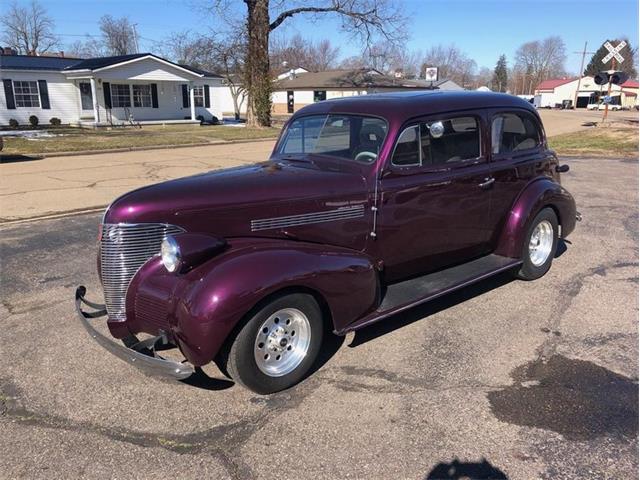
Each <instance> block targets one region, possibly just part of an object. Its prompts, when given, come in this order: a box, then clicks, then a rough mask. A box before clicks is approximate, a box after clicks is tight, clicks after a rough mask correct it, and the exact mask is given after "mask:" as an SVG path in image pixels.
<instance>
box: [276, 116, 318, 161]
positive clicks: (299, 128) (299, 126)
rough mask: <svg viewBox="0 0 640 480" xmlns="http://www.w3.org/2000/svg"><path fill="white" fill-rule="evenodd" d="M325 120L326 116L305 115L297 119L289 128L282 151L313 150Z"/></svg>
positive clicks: (300, 151)
mask: <svg viewBox="0 0 640 480" xmlns="http://www.w3.org/2000/svg"><path fill="white" fill-rule="evenodd" d="M325 120H326V117H325V116H318V117H303V118H299V119H297V120H295V121H294V122H293V124H291V126H290V127H289V128H288V129H287V136H286V138H285V142H284V148H283V150H282V153H305V152H313V151H314V149H315V146H316V142H317V141H318V137H319V135H320V130H322V126H323V125H324V122H325ZM303 139H304V140H303Z"/></svg>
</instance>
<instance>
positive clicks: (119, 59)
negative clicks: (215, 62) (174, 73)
mask: <svg viewBox="0 0 640 480" xmlns="http://www.w3.org/2000/svg"><path fill="white" fill-rule="evenodd" d="M147 57H150V58H155V59H156V60H160V61H161V62H165V63H169V64H171V65H175V66H176V67H178V68H182V69H184V70H188V71H190V72H193V73H195V74H197V75H201V76H203V77H209V78H221V77H220V75H217V74H215V73H211V72H207V71H206V70H202V69H200V68H196V67H190V66H188V65H183V64H179V63H175V62H172V61H170V60H166V59H164V58H162V57H159V56H157V55H154V54H153V53H132V54H129V55H116V56H114V57H98V58H88V59H86V60H82V61H81V62H80V63H77V64H75V65H71V66H69V67H67V68H65V70H67V71H72V70H100V69H101V68H107V67H112V66H114V65H118V64H120V63H125V62H130V61H132V60H138V59H142V58H147Z"/></svg>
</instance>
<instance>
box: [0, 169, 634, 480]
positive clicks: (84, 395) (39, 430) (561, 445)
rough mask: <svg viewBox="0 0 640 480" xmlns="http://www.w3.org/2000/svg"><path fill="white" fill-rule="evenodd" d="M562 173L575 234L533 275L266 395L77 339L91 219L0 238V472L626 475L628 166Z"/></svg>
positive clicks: (378, 334)
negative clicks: (181, 378) (146, 363)
mask: <svg viewBox="0 0 640 480" xmlns="http://www.w3.org/2000/svg"><path fill="white" fill-rule="evenodd" d="M565 161H566V162H567V163H569V164H570V165H571V171H570V172H569V173H568V174H565V175H564V177H563V179H564V185H565V186H566V187H567V188H568V189H569V190H570V191H572V193H573V194H574V196H575V197H576V201H577V204H578V209H579V210H580V211H581V212H582V214H583V217H584V220H583V222H582V223H580V224H578V226H577V229H576V231H575V232H574V234H573V235H572V236H571V237H570V239H569V240H570V243H567V245H566V249H565V248H561V250H560V254H559V256H558V257H557V258H556V260H555V262H554V264H553V267H552V269H551V271H550V273H549V274H548V275H547V276H545V277H543V278H542V279H540V280H538V281H536V282H531V283H526V282H521V281H511V280H510V277H509V276H508V275H506V274H505V275H501V276H498V277H494V278H493V279H491V280H489V281H485V282H484V283H482V284H479V285H476V286H473V287H469V288H467V289H465V290H463V291H460V292H458V293H456V294H453V295H450V296H448V297H446V298H443V299H440V300H438V301H436V302H434V303H432V304H428V305H426V306H423V307H420V308H417V309H414V310H412V311H410V312H407V313H404V314H401V315H397V316H395V317H392V318H389V319H387V320H386V321H385V322H384V323H381V324H378V325H376V326H373V327H369V328H368V329H366V330H362V331H360V332H358V333H356V334H355V335H354V334H351V335H350V336H348V337H346V338H345V339H344V340H343V341H337V342H334V343H335V344H331V345H329V346H327V349H326V353H325V355H324V363H323V364H322V365H320V366H319V368H318V370H317V371H316V372H315V373H314V374H313V375H312V376H311V377H310V378H308V379H307V380H306V381H304V382H303V383H302V384H300V385H299V386H297V387H295V388H293V389H291V390H289V391H286V392H282V393H279V394H276V395H272V396H267V397H261V396H256V395H254V394H252V393H250V392H248V391H246V390H244V389H242V388H238V387H236V386H234V385H233V384H232V383H231V382H228V381H226V380H224V379H223V377H222V376H221V375H220V373H219V372H218V371H217V370H216V369H215V367H210V368H209V367H207V368H206V369H205V373H206V375H202V376H200V377H199V378H196V379H193V380H192V381H189V382H186V383H167V382H163V381H160V380H157V379H152V378H148V377H145V376H144V375H142V374H141V373H139V372H138V371H136V370H134V369H133V368H131V367H130V366H128V365H126V364H125V363H124V362H122V361H120V360H118V359H117V358H115V357H113V356H111V355H110V354H109V353H107V352H106V351H104V350H103V349H102V348H101V347H99V346H98V345H97V344H95V343H93V341H92V340H90V339H89V337H88V336H87V334H86V332H85V331H84V329H83V328H82V326H81V325H80V324H79V322H78V321H77V320H76V318H75V313H74V305H73V293H74V291H75V287H76V286H77V285H78V284H80V283H84V284H85V285H87V287H88V290H89V298H93V299H96V300H99V299H100V291H99V283H98V279H97V276H96V273H95V247H96V227H97V223H98V221H99V215H98V214H91V215H83V216H75V217H67V218H60V219H55V220H44V221H38V222H32V223H24V224H20V225H14V226H5V227H3V228H2V229H1V230H0V257H1V258H2V283H1V285H0V297H1V305H0V317H1V323H0V325H1V326H2V328H1V329H0V362H1V363H2V365H3V367H4V368H3V369H2V372H1V373H0V452H2V454H1V455H0V477H2V478H17V477H25V478H77V477H84V478H105V477H113V478H158V477H161V478H232V479H245V478H274V477H277V478H314V479H317V478H373V479H377V478H385V479H387V478H408V479H409V478H410V479H422V478H460V476H458V477H455V476H454V474H456V473H457V474H461V473H466V474H467V476H469V477H470V478H477V477H480V478H512V479H534V478H576V479H585V478H593V479H601V478H625V479H626V478H635V477H637V474H638V187H637V186H638V160H637V159H606V158H592V159H586V158H580V159H571V160H565ZM482 475H484V476H482ZM463 478H464V477H463Z"/></svg>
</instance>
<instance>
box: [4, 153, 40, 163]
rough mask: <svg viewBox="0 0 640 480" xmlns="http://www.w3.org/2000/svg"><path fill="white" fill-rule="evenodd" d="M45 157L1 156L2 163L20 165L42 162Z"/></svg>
mask: <svg viewBox="0 0 640 480" xmlns="http://www.w3.org/2000/svg"><path fill="white" fill-rule="evenodd" d="M43 158H44V157H41V156H39V155H8V154H5V155H0V163H18V162H31V161H34V160H42V159H43Z"/></svg>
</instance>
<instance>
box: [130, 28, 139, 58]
mask: <svg viewBox="0 0 640 480" xmlns="http://www.w3.org/2000/svg"><path fill="white" fill-rule="evenodd" d="M137 25H138V24H137V23H132V24H131V30H132V32H133V44H134V45H135V47H136V53H140V47H139V45H138V32H137V31H136V26H137Z"/></svg>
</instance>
